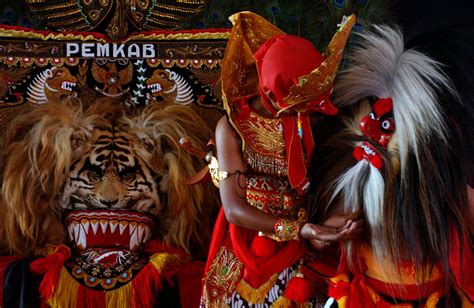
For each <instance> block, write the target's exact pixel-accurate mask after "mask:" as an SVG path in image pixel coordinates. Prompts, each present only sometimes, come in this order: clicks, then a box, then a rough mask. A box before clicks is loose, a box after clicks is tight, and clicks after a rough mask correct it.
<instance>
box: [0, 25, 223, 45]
mask: <svg viewBox="0 0 474 308" xmlns="http://www.w3.org/2000/svg"><path fill="white" fill-rule="evenodd" d="M157 32H159V31H157ZM93 33H94V32H85V33H84V34H79V35H78V34H71V33H68V34H64V33H48V34H47V35H44V34H42V33H38V32H36V31H33V30H26V29H25V30H19V29H18V30H17V29H6V28H3V27H0V38H27V39H40V40H44V41H46V40H57V41H73V40H80V41H96V42H103V43H112V41H110V40H106V39H104V38H99V37H96V36H94V34H93ZM97 34H99V33H97ZM229 36H230V30H229V31H225V32H199V33H179V32H178V33H149V34H143V33H142V34H140V33H139V34H137V35H134V36H131V37H128V38H127V39H126V40H124V41H121V42H117V43H127V42H133V41H136V40H173V41H174V40H177V41H179V40H227V39H228V38H229Z"/></svg>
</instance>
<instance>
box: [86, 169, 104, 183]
mask: <svg viewBox="0 0 474 308" xmlns="http://www.w3.org/2000/svg"><path fill="white" fill-rule="evenodd" d="M87 177H88V178H89V180H90V181H92V182H99V181H100V180H101V179H102V170H99V169H98V170H89V172H88V173H87Z"/></svg>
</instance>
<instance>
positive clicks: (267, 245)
mask: <svg viewBox="0 0 474 308" xmlns="http://www.w3.org/2000/svg"><path fill="white" fill-rule="evenodd" d="M276 248H277V244H276V242H275V241H274V240H272V239H270V238H268V237H266V236H256V237H254V238H253V240H252V244H251V245H250V251H251V252H252V254H253V255H254V256H255V257H259V258H268V257H270V256H273V254H274V253H275V250H276Z"/></svg>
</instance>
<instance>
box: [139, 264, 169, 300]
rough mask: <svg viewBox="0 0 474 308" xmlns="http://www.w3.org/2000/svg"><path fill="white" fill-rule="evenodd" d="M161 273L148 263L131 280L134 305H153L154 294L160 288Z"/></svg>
mask: <svg viewBox="0 0 474 308" xmlns="http://www.w3.org/2000/svg"><path fill="white" fill-rule="evenodd" d="M162 286H163V284H162V281H161V275H160V273H158V271H157V270H156V268H155V267H154V266H153V264H152V263H148V264H147V265H146V266H145V267H143V269H142V270H141V271H140V273H139V274H138V275H137V277H135V279H133V281H132V290H133V300H132V301H133V303H134V307H137V308H141V307H153V305H154V304H155V299H156V296H155V294H156V293H157V292H158V291H159V290H160V289H161V288H162Z"/></svg>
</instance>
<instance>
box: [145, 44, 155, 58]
mask: <svg viewBox="0 0 474 308" xmlns="http://www.w3.org/2000/svg"><path fill="white" fill-rule="evenodd" d="M153 47H154V46H153V44H143V55H142V57H143V58H155V57H156V56H155V48H153Z"/></svg>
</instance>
